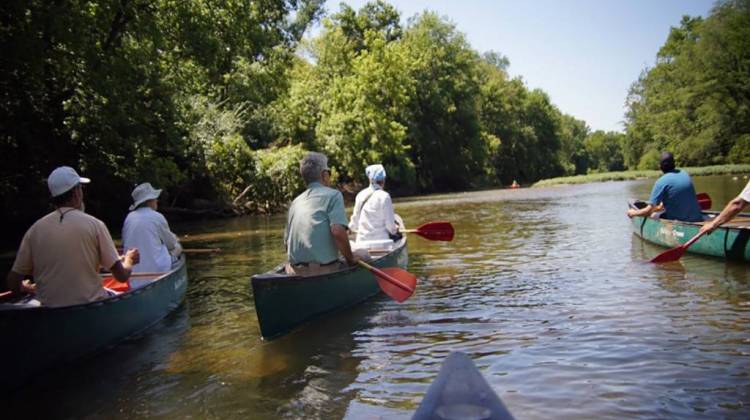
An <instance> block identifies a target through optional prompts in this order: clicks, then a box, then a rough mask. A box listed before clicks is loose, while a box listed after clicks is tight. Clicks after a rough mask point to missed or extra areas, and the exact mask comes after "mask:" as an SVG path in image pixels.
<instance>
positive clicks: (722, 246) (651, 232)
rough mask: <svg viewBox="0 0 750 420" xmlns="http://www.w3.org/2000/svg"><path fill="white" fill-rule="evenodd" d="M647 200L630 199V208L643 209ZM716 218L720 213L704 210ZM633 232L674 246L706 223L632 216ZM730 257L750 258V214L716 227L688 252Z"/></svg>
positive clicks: (686, 239) (683, 241)
mask: <svg viewBox="0 0 750 420" xmlns="http://www.w3.org/2000/svg"><path fill="white" fill-rule="evenodd" d="M644 204H645V203H643V202H640V201H636V200H631V202H630V203H629V205H630V207H631V208H640V207H642V206H643V205H644ZM703 214H705V215H706V216H708V217H716V215H717V214H718V212H713V211H706V212H703ZM631 223H632V224H633V232H634V233H635V234H636V235H638V236H639V237H641V238H643V239H645V240H646V241H648V242H651V243H654V244H657V245H661V246H664V247H667V248H674V247H677V246H680V245H682V244H684V243H685V242H687V241H689V240H690V238H692V237H693V236H695V235H696V234H697V233H698V231H699V230H700V227H701V226H702V225H703V223H705V222H681V221H677V220H667V219H660V218H658V217H653V216H652V217H633V218H632V219H631ZM687 252H690V253H694V254H703V255H710V256H713V257H719V258H726V259H729V260H739V261H750V214H740V215H738V216H736V217H735V218H734V219H732V220H731V221H730V222H729V223H726V224H724V225H722V226H720V227H719V228H718V229H716V230H715V231H714V232H713V233H711V234H710V235H703V236H702V237H701V238H700V239H699V240H698V241H697V242H695V243H694V244H693V245H692V246H690V248H688V251H687Z"/></svg>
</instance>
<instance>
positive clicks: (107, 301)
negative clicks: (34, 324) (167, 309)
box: [0, 255, 185, 313]
mask: <svg viewBox="0 0 750 420" xmlns="http://www.w3.org/2000/svg"><path fill="white" fill-rule="evenodd" d="M184 265H185V256H184V255H181V256H180V259H179V260H177V262H176V263H175V265H173V266H172V269H171V270H169V271H166V272H164V273H161V274H160V275H158V276H155V278H154V280H153V281H152V282H150V283H149V284H147V285H145V286H143V287H138V288H135V289H130V290H128V291H126V292H123V293H120V294H117V295H114V296H108V297H106V298H104V299H99V300H95V301H93V302H85V303H77V304H75V305H67V306H43V305H42V306H25V305H14V304H13V303H8V304H5V305H2V306H0V313H2V312H9V311H13V312H16V311H27V312H35V313H37V312H61V311H67V310H79V309H85V308H93V307H99V306H105V305H112V304H116V303H118V302H119V301H122V300H125V299H131V298H133V297H135V296H136V295H140V294H142V293H146V292H148V291H149V290H150V289H152V288H154V287H157V284H159V283H161V282H162V281H164V280H165V279H167V278H169V277H171V276H172V275H173V274H174V273H177V272H178V271H180V270H181V269H182V267H183V266H184Z"/></svg>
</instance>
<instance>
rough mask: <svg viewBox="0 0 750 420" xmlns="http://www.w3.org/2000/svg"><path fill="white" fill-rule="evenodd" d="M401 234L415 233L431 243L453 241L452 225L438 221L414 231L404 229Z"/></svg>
mask: <svg viewBox="0 0 750 420" xmlns="http://www.w3.org/2000/svg"><path fill="white" fill-rule="evenodd" d="M402 232H406V233H416V234H417V235H419V236H421V237H423V238H425V239H429V240H431V241H446V242H450V241H452V240H453V234H454V231H453V225H452V224H451V222H446V221H438V222H429V223H425V224H423V225H421V226H419V227H418V228H416V229H406V230H403V231H402Z"/></svg>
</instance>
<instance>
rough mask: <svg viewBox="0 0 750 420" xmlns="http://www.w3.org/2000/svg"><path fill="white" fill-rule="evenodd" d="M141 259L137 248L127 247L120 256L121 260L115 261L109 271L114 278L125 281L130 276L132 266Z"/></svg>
mask: <svg viewBox="0 0 750 420" xmlns="http://www.w3.org/2000/svg"><path fill="white" fill-rule="evenodd" d="M140 260H141V254H140V253H138V250H137V249H135V248H133V249H129V250H128V252H126V253H125V255H123V256H122V261H119V260H118V261H116V262H115V263H114V264H113V265H112V267H110V268H109V271H111V272H112V276H113V277H114V278H115V280H117V281H119V282H121V283H125V282H126V281H128V279H129V278H130V273H132V271H133V266H134V265H136V264H138V263H139V262H140Z"/></svg>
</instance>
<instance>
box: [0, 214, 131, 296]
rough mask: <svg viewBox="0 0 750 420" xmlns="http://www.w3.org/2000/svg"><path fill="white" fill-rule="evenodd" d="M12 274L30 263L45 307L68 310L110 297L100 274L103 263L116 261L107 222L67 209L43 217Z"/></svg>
mask: <svg viewBox="0 0 750 420" xmlns="http://www.w3.org/2000/svg"><path fill="white" fill-rule="evenodd" d="M18 252H19V257H17V259H16V262H17V264H18V265H14V268H13V271H16V272H24V271H25V267H23V264H24V263H23V261H24V260H25V259H26V257H25V255H24V254H25V253H27V252H28V253H29V257H28V260H27V261H30V262H31V269H32V270H33V273H34V282H35V283H36V290H37V299H39V301H40V302H42V304H44V305H45V306H66V305H75V304H79V303H86V302H91V301H94V300H97V299H102V298H105V297H107V292H106V291H105V290H104V288H103V287H102V279H101V277H100V276H99V269H100V265H99V262H100V259H99V257H100V255H101V258H102V259H101V262H102V264H104V265H105V266H106V267H110V266H111V265H113V264H114V263H115V262H117V261H118V259H119V256H118V255H117V250H116V249H115V248H114V245H113V244H112V238H111V237H110V235H109V231H108V230H107V228H106V226H104V223H103V222H102V221H100V220H99V219H97V218H95V217H93V216H90V215H88V214H85V213H83V212H82V211H80V210H76V209H72V208H68V207H63V208H60V209H59V210H55V211H53V212H52V213H50V214H48V215H46V216H45V217H43V218H41V219H39V220H38V221H37V222H36V223H34V225H32V227H31V228H30V229H29V230H28V232H27V233H26V235H25V236H24V239H23V241H22V242H21V248H20V249H19V251H18Z"/></svg>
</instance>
